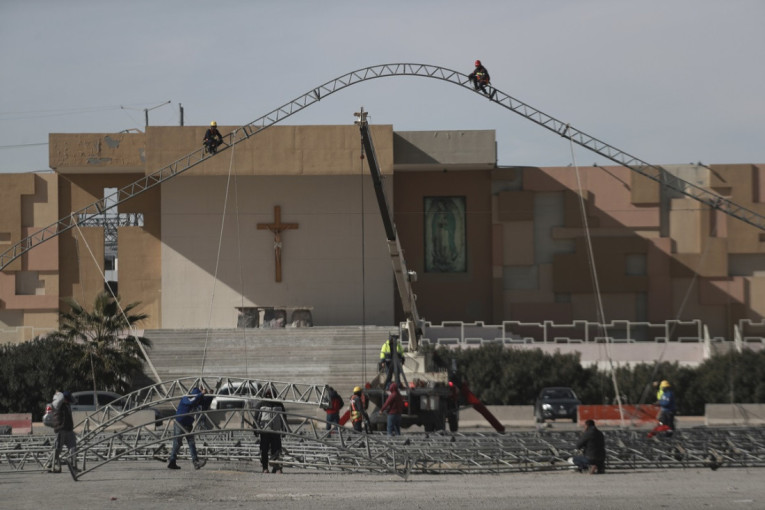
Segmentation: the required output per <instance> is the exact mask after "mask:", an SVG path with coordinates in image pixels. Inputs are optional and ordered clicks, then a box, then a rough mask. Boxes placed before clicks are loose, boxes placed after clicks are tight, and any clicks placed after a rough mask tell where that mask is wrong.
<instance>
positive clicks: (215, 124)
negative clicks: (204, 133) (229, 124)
mask: <svg viewBox="0 0 765 510" xmlns="http://www.w3.org/2000/svg"><path fill="white" fill-rule="evenodd" d="M210 125H211V126H212V127H218V123H217V122H215V121H212V122H210Z"/></svg>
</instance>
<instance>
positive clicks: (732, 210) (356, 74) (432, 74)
mask: <svg viewBox="0 0 765 510" xmlns="http://www.w3.org/2000/svg"><path fill="white" fill-rule="evenodd" d="M391 76H416V77H423V78H434V79H437V80H442V81H446V82H449V83H452V84H454V85H458V86H460V87H463V88H465V89H467V90H470V91H471V92H473V93H476V94H481V95H483V93H482V92H478V91H475V90H473V86H472V84H471V83H470V79H469V78H468V76H467V75H465V74H463V73H460V72H458V71H453V70H451V69H447V68H444V67H439V66H434V65H428V64H406V63H398V64H382V65H377V66H372V67H365V68H363V69H358V70H356V71H352V72H350V73H347V74H344V75H343V76H340V77H338V78H335V79H334V80H330V81H328V82H326V83H324V84H322V85H319V86H318V87H316V88H314V89H312V90H310V91H308V92H306V93H305V94H303V95H302V96H300V97H298V98H296V99H293V100H292V101H290V102H288V103H286V104H284V105H282V106H280V107H279V108H276V109H275V110H272V111H270V112H268V113H267V114H265V115H263V116H262V117H259V118H257V119H255V120H254V121H252V122H250V123H249V124H246V125H244V126H242V127H240V128H237V129H235V130H234V131H232V132H231V133H229V134H227V135H226V136H224V142H225V143H224V144H223V145H222V146H221V147H220V148H219V150H218V152H217V153H216V154H206V153H205V151H204V149H203V148H200V149H197V150H196V151H194V152H192V153H190V154H187V155H186V156H183V157H182V158H180V159H178V160H176V161H174V162H172V163H170V164H169V165H167V166H165V167H163V168H161V169H159V170H157V171H156V172H154V173H152V174H150V175H147V176H145V177H143V178H141V179H139V180H137V181H135V182H134V183H132V184H129V185H127V186H125V187H123V188H120V189H118V190H117V191H116V192H114V193H112V194H111V195H109V196H107V197H104V198H103V199H101V200H98V201H97V202H94V203H93V204H90V205H89V206H87V207H84V208H82V209H80V210H79V211H75V212H73V213H72V214H70V215H69V216H67V217H65V218H61V219H60V220H58V221H57V222H56V223H53V224H51V225H49V226H47V227H45V228H43V229H41V230H39V231H37V232H35V233H34V234H32V235H30V236H29V237H26V238H24V239H22V240H20V241H19V242H17V243H15V244H14V245H13V246H11V247H10V248H8V249H7V250H6V251H4V252H3V253H2V254H0V271H1V270H3V269H4V268H5V267H6V266H7V265H8V264H10V263H11V262H12V261H14V260H16V259H17V258H18V257H20V256H22V255H23V254H24V253H26V252H28V251H29V250H31V249H32V248H34V247H35V246H37V245H39V244H41V243H43V242H45V241H47V240H49V239H51V238H53V237H55V236H58V235H60V234H62V233H64V232H66V231H68V230H70V229H72V228H73V227H75V226H76V225H77V224H78V223H79V224H82V223H83V222H86V221H88V220H89V219H91V218H93V217H97V216H100V215H101V214H103V212H104V211H106V210H109V209H111V208H113V207H116V206H118V205H119V204H121V203H123V202H125V201H127V200H130V199H131V198H133V197H135V196H137V195H139V194H141V193H143V192H144V191H147V190H150V189H152V188H154V187H156V186H159V185H160V184H162V183H163V182H165V181H167V180H169V179H172V178H173V177H176V176H177V175H180V174H182V173H183V172H185V171H186V170H188V169H190V168H193V167H194V166H196V165H198V164H200V163H203V162H204V161H207V160H208V159H210V158H212V157H215V156H216V155H217V154H220V153H222V152H224V151H226V150H227V149H229V148H231V147H233V146H234V145H236V144H237V143H240V142H243V141H245V140H247V139H249V138H250V137H252V136H255V135H257V134H258V133H260V132H261V131H262V130H264V129H266V128H268V127H271V126H273V125H274V124H277V123H279V122H281V121H283V120H284V119H286V118H288V117H290V116H292V115H294V114H296V113H298V112H299V111H301V110H303V109H305V108H307V107H309V106H311V105H312V104H314V103H317V102H318V101H320V100H321V99H324V98H325V97H327V96H329V95H331V94H334V93H335V92H338V91H340V90H343V89H345V88H346V87H350V86H351V85H355V84H357V83H361V82H364V81H368V80H373V79H376V78H385V77H391ZM488 98H489V100H490V101H492V102H494V103H496V104H498V105H500V106H502V107H504V108H506V109H508V110H510V111H512V112H514V113H517V114H518V115H520V116H522V117H524V118H526V119H528V120H530V121H532V122H534V123H536V124H538V125H540V126H542V127H544V128H545V129H548V130H550V131H552V132H554V133H556V134H558V135H560V136H562V137H564V138H568V139H569V140H571V141H572V142H574V143H576V144H578V145H580V146H582V147H584V148H586V149H589V150H591V151H592V152H594V153H596V154H599V155H600V156H603V157H605V158H607V159H610V160H611V161H614V162H616V163H618V164H620V165H623V166H626V167H628V168H630V169H631V170H633V171H635V172H637V173H639V174H641V175H643V176H645V177H647V178H649V179H651V180H654V181H656V182H659V183H660V184H662V185H664V186H666V187H668V188H670V189H673V190H675V191H677V192H679V193H681V194H683V195H686V196H688V197H690V198H693V199H695V200H698V201H700V202H702V203H705V204H707V205H709V206H710V207H713V208H715V209H719V210H721V211H722V212H724V213H726V214H729V215H730V216H733V217H735V218H738V219H739V220H741V221H744V222H746V223H748V224H750V225H753V226H755V227H757V228H759V229H760V230H765V217H764V216H762V215H760V214H758V213H756V212H754V211H751V210H749V209H747V208H745V207H743V206H740V205H738V204H736V203H734V202H732V201H731V200H728V199H727V198H725V197H722V196H720V195H718V194H716V193H714V192H712V191H710V190H707V189H705V188H702V187H700V186H697V185H695V184H693V183H690V182H687V181H684V180H682V179H680V178H678V177H676V176H673V175H672V174H670V173H669V172H668V171H666V170H665V169H663V168H662V167H660V166H655V165H651V164H649V163H647V162H645V161H643V160H641V159H639V158H636V157H635V156H632V155H630V154H627V153H626V152H623V151H621V150H619V149H617V148H616V147H613V146H612V145H609V144H607V143H605V142H603V141H601V140H598V139H597V138H595V137H593V136H590V135H588V134H586V133H584V132H582V131H579V130H578V129H576V128H573V127H571V125H570V124H569V123H564V122H562V121H560V120H558V119H556V118H554V117H551V116H550V115H547V114H546V113H544V112H542V111H540V110H538V109H536V108H534V107H532V106H530V105H528V104H526V103H524V102H523V101H519V100H518V99H515V98H513V97H512V96H510V95H508V94H506V93H504V92H502V91H501V90H499V89H496V88H491V89H490V94H489V95H488Z"/></svg>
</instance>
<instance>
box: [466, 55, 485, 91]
mask: <svg viewBox="0 0 765 510" xmlns="http://www.w3.org/2000/svg"><path fill="white" fill-rule="evenodd" d="M468 78H470V82H471V83H472V84H473V88H474V89H475V90H478V89H481V92H483V93H484V94H487V93H488V91H487V90H486V87H487V86H488V85H489V81H490V78H489V71H487V70H486V68H485V67H484V66H483V64H481V61H480V60H476V61H475V70H474V71H473V72H472V73H470V74H469V75H468Z"/></svg>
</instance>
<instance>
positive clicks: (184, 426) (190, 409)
mask: <svg viewBox="0 0 765 510" xmlns="http://www.w3.org/2000/svg"><path fill="white" fill-rule="evenodd" d="M205 393H207V391H206V390H200V389H199V388H192V389H191V391H190V392H189V394H188V395H185V396H184V397H183V398H182V399H181V401H180V403H179V404H178V408H177V409H176V411H175V423H174V428H173V435H174V436H175V438H174V439H173V450H172V451H171V452H170V459H169V462H168V463H167V468H168V469H181V467H180V466H179V465H178V464H176V462H175V461H176V459H178V450H180V449H181V443H182V442H183V438H184V437H186V442H187V443H188V444H189V454H191V460H192V462H193V463H194V469H200V468H201V467H202V466H204V465H205V464H206V463H207V460H205V459H202V460H200V459H199V457H198V456H197V445H196V442H195V441H194V434H191V432H192V429H193V428H194V414H193V413H194V412H196V411H197V410H198V409H199V408H200V407H201V406H202V403H203V399H204V395H205ZM187 434H188V435H187Z"/></svg>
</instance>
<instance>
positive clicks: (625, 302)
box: [494, 165, 765, 338]
mask: <svg viewBox="0 0 765 510" xmlns="http://www.w3.org/2000/svg"><path fill="white" fill-rule="evenodd" d="M667 168H668V170H670V171H671V172H672V173H674V174H676V175H678V176H679V177H681V178H683V179H685V180H688V181H690V182H693V183H694V184H697V185H699V186H712V188H713V189H714V190H715V191H717V192H718V193H720V194H722V195H723V196H727V197H730V198H731V199H732V200H734V201H735V202H737V203H738V204H740V205H742V206H744V207H746V208H747V209H750V210H752V211H755V212H759V213H760V214H763V204H761V203H760V197H761V196H762V189H761V188H762V185H760V181H761V180H760V177H759V176H760V173H761V171H762V168H761V167H759V166H756V165H713V166H712V167H711V169H710V168H707V167H701V166H696V165H674V166H670V167H667ZM518 171H520V172H522V175H523V178H522V185H521V186H518V187H517V188H516V189H513V190H510V191H500V192H498V193H495V195H494V201H495V203H496V210H495V214H494V218H495V220H494V221H495V225H497V226H498V227H499V230H497V229H495V232H496V233H497V234H496V235H495V243H496V242H499V243H501V245H502V247H503V252H502V254H501V256H499V257H495V259H499V260H501V266H497V262H495V271H494V273H495V278H496V277H497V275H498V274H501V273H503V272H504V273H505V274H506V275H507V274H508V273H507V272H508V271H509V270H512V271H513V272H512V273H510V274H513V275H518V276H519V277H523V276H524V273H523V272H519V271H521V269H522V268H524V267H525V268H527V269H526V273H527V274H529V275H531V277H530V278H528V280H527V281H524V282H522V284H523V285H526V287H528V288H523V290H518V289H513V288H508V287H507V282H505V287H504V292H503V293H502V296H503V299H504V305H503V306H502V307H501V309H502V310H503V317H504V318H507V319H512V320H526V321H538V320H559V321H565V322H568V321H571V320H579V319H590V320H596V317H597V309H598V307H599V306H600V304H599V303H598V301H597V300H596V295H595V293H594V292H593V282H592V270H591V267H592V266H593V265H594V267H595V268H596V270H597V276H598V283H599V286H600V292H601V302H602V303H603V308H604V311H605V314H606V319H607V320H614V319H619V320H621V319H625V320H648V321H651V322H663V321H666V320H671V319H693V318H703V320H705V321H706V323H707V325H708V326H709V328H710V332H711V334H712V335H713V336H722V337H728V338H730V337H731V335H732V326H733V324H734V323H735V322H736V321H737V320H739V319H741V318H744V317H745V318H750V319H753V320H762V319H763V317H765V306H763V305H762V304H761V303H762V301H761V300H759V299H758V298H757V296H759V295H760V292H759V289H760V288H761V287H764V286H765V259H763V258H762V256H761V255H759V254H760V253H761V252H762V249H763V242H765V236H763V234H762V232H761V230H759V229H757V228H756V227H753V226H751V225H748V224H746V223H744V222H742V221H740V220H738V219H736V218H733V217H730V216H728V215H726V214H723V213H721V211H710V209H709V207H707V206H705V205H703V204H701V203H699V202H698V201H696V200H692V199H690V198H687V197H684V196H682V195H679V194H677V193H675V194H674V195H673V194H671V193H670V201H669V211H668V215H667V225H666V227H667V228H668V231H669V237H667V238H661V237H659V234H660V232H661V225H660V221H661V215H660V208H659V202H660V195H659V187H658V185H657V184H656V183H655V182H653V181H651V180H649V179H647V178H645V177H643V176H641V175H639V174H636V173H634V172H632V171H631V170H629V169H626V168H621V167H607V168H599V167H598V168H595V167H584V168H580V169H579V176H580V179H579V181H577V179H576V177H577V176H576V172H575V170H574V169H573V168H570V167H562V168H534V167H519V168H518ZM499 177H501V176H499ZM500 182H501V179H499V180H497V181H496V183H495V184H494V186H495V187H497V186H498V185H499V183H500ZM580 182H581V186H582V190H580V189H579V183H580ZM550 193H558V194H559V196H560V199H559V203H560V204H561V208H562V209H561V210H562V215H561V219H560V220H559V223H561V225H560V226H555V225H553V228H552V229H551V230H550V231H549V232H546V231H544V230H540V228H539V224H540V223H539V222H540V221H543V220H544V214H545V213H544V212H543V211H539V210H535V209H534V204H535V197H536V196H538V195H539V194H548V195H547V196H549V194H550ZM580 194H581V195H582V196H583V197H584V199H585V200H584V203H585V210H586V214H587V223H588V227H589V234H590V236H591V243H592V247H593V255H591V254H590V253H589V251H588V249H587V242H586V238H585V230H584V229H583V228H582V226H583V222H582V216H581V212H580V210H581V207H580V204H579V202H580V199H579V196H580ZM529 221H531V225H529V224H528V222H529ZM540 236H541V237H540ZM548 236H551V237H552V239H553V240H555V239H557V240H560V241H564V240H569V241H571V242H573V244H570V245H566V244H559V245H555V243H553V244H550V243H549V242H543V243H541V244H540V239H541V238H542V239H541V240H544V239H549V238H548ZM508 238H511V239H512V241H511V240H509V239H508ZM513 241H515V242H513ZM518 245H521V246H518ZM531 246H536V247H538V248H539V247H542V248H539V249H546V250H548V251H547V255H550V254H552V255H553V273H552V278H549V277H547V275H548V273H547V271H546V268H547V265H546V263H544V259H545V258H546V255H545V253H540V252H539V249H538V250H537V251H536V252H534V251H531V250H530V247H531ZM508 250H510V251H512V253H510V254H509V253H507V251H508ZM744 253H746V255H744ZM733 254H735V258H733V259H731V255H733ZM636 257H637V259H636ZM636 260H642V261H643V262H642V264H643V266H644V269H643V271H642V272H638V274H635V273H634V271H635V268H636V267H638V266H639V265H640V263H639V262H638V263H636V262H635V261H636ZM694 275H696V277H695V278H694ZM535 282H536V286H533V285H531V286H530V285H529V284H534V283H535ZM546 292H548V293H547V294H546Z"/></svg>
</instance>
